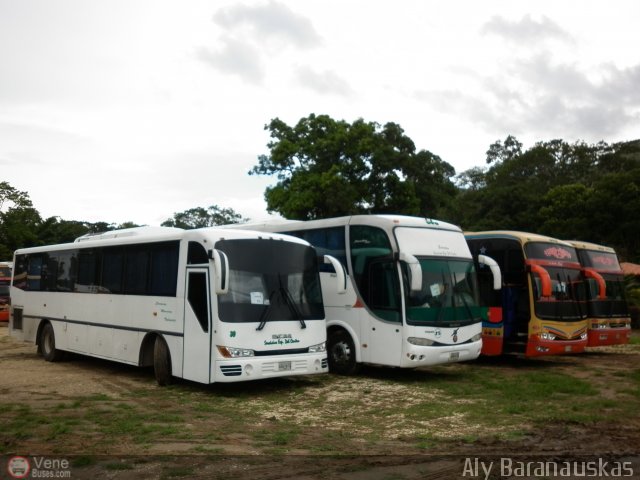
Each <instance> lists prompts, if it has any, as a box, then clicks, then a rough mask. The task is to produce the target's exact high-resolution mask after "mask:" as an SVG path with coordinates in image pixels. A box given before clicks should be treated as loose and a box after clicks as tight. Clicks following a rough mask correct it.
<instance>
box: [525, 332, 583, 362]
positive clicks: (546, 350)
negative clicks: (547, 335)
mask: <svg viewBox="0 0 640 480" xmlns="http://www.w3.org/2000/svg"><path fill="white" fill-rule="evenodd" d="M586 346H587V338H586V336H585V338H583V339H582V338H581V339H578V340H545V339H543V338H540V336H539V335H531V336H529V341H528V342H527V350H526V353H525V355H526V356H527V357H541V356H544V355H564V354H572V353H582V352H584V349H585V347H586Z"/></svg>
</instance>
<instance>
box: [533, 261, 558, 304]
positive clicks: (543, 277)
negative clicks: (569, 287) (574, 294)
mask: <svg viewBox="0 0 640 480" xmlns="http://www.w3.org/2000/svg"><path fill="white" fill-rule="evenodd" d="M529 267H530V269H531V273H536V274H538V276H539V277H540V282H541V289H542V292H541V296H543V297H550V296H551V295H552V294H553V292H552V290H551V277H550V276H549V272H547V270H546V269H545V268H544V267H541V266H540V265H536V264H531V265H529Z"/></svg>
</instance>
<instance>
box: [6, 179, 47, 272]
mask: <svg viewBox="0 0 640 480" xmlns="http://www.w3.org/2000/svg"><path fill="white" fill-rule="evenodd" d="M40 221H41V218H40V214H39V213H38V211H37V210H36V209H35V208H33V205H32V203H31V199H30V198H29V195H28V194H27V193H26V192H22V191H20V190H17V189H16V188H14V187H12V186H11V185H10V184H9V183H8V182H0V260H8V259H11V258H13V252H14V250H15V249H16V248H19V247H22V246H32V245H36V244H37V242H38V237H37V235H36V233H35V230H36V228H37V225H38V224H39V223H40Z"/></svg>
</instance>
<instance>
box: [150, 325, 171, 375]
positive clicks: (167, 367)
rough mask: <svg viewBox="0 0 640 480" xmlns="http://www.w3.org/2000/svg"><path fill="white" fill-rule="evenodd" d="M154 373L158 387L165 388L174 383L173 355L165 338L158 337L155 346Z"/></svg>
mask: <svg viewBox="0 0 640 480" xmlns="http://www.w3.org/2000/svg"><path fill="white" fill-rule="evenodd" d="M153 372H154V373H155V376H156V381H157V382H158V385H160V386H162V387H164V386H165V385H170V384H171V383H173V376H172V375H171V353H170V352H169V347H168V346H167V342H165V341H164V338H162V337H160V336H157V337H156V342H155V344H154V345H153Z"/></svg>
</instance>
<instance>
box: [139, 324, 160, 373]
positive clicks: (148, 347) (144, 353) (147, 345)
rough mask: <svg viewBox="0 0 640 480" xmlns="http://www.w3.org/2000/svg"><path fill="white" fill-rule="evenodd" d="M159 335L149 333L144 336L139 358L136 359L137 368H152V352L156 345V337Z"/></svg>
mask: <svg viewBox="0 0 640 480" xmlns="http://www.w3.org/2000/svg"><path fill="white" fill-rule="evenodd" d="M158 336H159V334H157V333H155V332H150V333H147V334H146V335H145V337H144V338H143V339H142V343H141V344H140V356H139V358H138V366H139V367H153V350H154V347H155V344H156V337H158Z"/></svg>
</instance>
